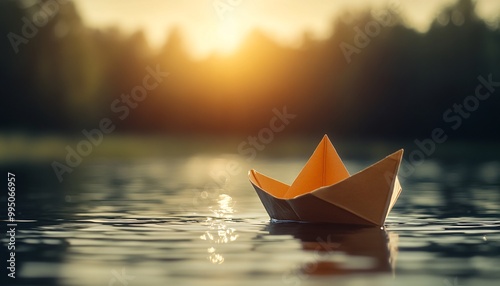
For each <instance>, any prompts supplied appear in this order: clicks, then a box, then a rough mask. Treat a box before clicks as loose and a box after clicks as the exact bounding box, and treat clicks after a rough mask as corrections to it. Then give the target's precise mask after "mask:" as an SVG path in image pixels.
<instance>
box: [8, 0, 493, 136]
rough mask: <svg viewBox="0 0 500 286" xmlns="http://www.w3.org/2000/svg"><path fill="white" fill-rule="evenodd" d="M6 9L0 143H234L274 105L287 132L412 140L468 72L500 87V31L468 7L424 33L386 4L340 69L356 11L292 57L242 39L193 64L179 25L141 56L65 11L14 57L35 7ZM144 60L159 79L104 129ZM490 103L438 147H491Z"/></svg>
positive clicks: (143, 44)
mask: <svg viewBox="0 0 500 286" xmlns="http://www.w3.org/2000/svg"><path fill="white" fill-rule="evenodd" d="M42 2H43V1H42ZM19 3H20V2H19V1H1V2H0V35H3V40H2V41H0V63H1V65H0V89H1V93H2V98H3V100H2V103H1V105H2V112H1V113H0V130H2V132H3V133H10V132H26V133H29V134H38V133H51V134H52V133H55V134H77V133H78V134H80V132H81V130H82V129H83V128H87V129H90V128H95V127H97V126H98V124H99V120H100V119H101V118H103V117H109V118H112V119H113V122H114V123H116V124H117V125H118V126H117V131H118V132H122V133H134V134H135V133H148V134H149V133H152V134H169V135H207V134H208V135H243V136H245V135H248V134H251V133H255V132H257V131H258V130H259V129H260V128H262V127H265V126H268V123H269V119H270V117H271V116H272V113H271V110H272V109H273V108H278V109H281V108H282V107H283V106H287V109H288V111H289V112H290V113H293V114H297V120H295V121H294V122H293V124H291V125H290V126H289V127H287V129H286V130H285V132H286V133H288V134H293V135H299V136H307V135H314V136H316V137H318V136H320V134H324V133H330V134H335V135H336V136H337V137H345V138H376V139H405V138H406V139H414V138H418V137H429V136H430V133H431V131H432V130H433V129H434V128H436V127H444V126H446V124H447V123H445V122H444V121H443V113H444V111H445V110H447V109H448V108H452V106H453V104H455V103H462V101H463V99H464V98H465V97H466V96H468V95H473V94H474V91H475V87H476V86H477V85H478V83H479V82H478V79H477V78H478V76H479V75H482V76H483V77H485V78H487V76H488V75H489V74H491V75H492V77H493V79H494V80H496V81H500V53H499V51H500V31H499V29H498V28H492V27H491V26H488V25H487V24H486V23H485V22H484V21H483V20H482V19H480V18H479V17H477V16H476V14H475V12H474V2H472V1H470V0H459V1H457V2H456V3H455V4H454V5H453V6H450V7H448V8H446V9H444V10H443V11H441V12H440V14H439V16H438V17H437V18H436V19H435V20H434V22H433V23H432V26H431V28H430V29H429V30H428V31H427V32H426V33H420V32H417V31H415V30H414V29H412V28H410V27H407V26H406V25H404V23H403V21H402V20H401V19H400V18H398V16H397V13H396V12H394V11H390V9H391V8H390V7H389V6H388V8H387V9H388V11H386V13H391V14H390V15H392V19H391V24H390V25H388V26H385V27H384V26H382V27H381V29H380V33H379V34H378V35H376V36H375V37H373V38H372V37H370V42H369V44H368V46H366V47H365V48H361V49H360V51H359V53H353V54H352V55H351V61H350V62H348V61H347V60H346V57H345V55H344V54H343V52H342V50H341V48H340V45H341V43H343V42H344V43H347V44H349V45H353V46H354V45H355V43H354V39H355V37H356V34H357V32H356V30H355V29H354V28H355V27H359V28H361V29H364V27H366V25H367V24H369V23H370V22H371V21H379V19H378V18H377V17H376V15H374V13H373V12H372V11H370V10H368V9H366V10H364V12H360V13H355V14H353V13H352V11H346V13H345V16H346V17H339V18H338V19H334V20H333V21H332V31H333V32H332V34H331V35H330V37H329V38H328V39H325V40H316V39H313V38H312V37H311V36H310V35H309V34H308V33H305V34H304V35H303V40H302V44H301V45H300V46H299V47H289V46H284V45H280V44H279V43H278V42H277V41H275V39H273V37H271V36H268V35H267V34H266V32H265V31H260V30H254V31H253V32H252V33H250V34H249V35H248V36H247V37H246V38H245V40H244V41H243V43H242V44H241V45H240V46H239V48H238V49H237V50H236V51H235V52H234V53H233V54H230V55H220V54H215V53H214V54H212V55H211V56H209V57H207V58H204V59H197V60H195V59H194V58H192V57H191V56H190V55H189V53H188V52H187V51H186V44H185V41H184V37H183V33H182V30H181V29H180V28H177V29H172V30H170V31H167V32H166V41H165V44H164V45H163V47H162V48H161V49H159V50H158V49H153V48H151V47H150V46H149V45H148V42H147V40H146V37H145V35H144V33H143V32H142V31H137V32H136V33H135V34H133V35H125V34H123V33H122V32H120V30H118V29H117V28H112V27H111V28H108V29H96V28H89V27H87V26H86V25H85V24H84V23H83V21H82V19H81V18H80V16H79V13H78V11H77V10H76V8H75V5H73V4H72V3H69V4H68V5H60V11H59V12H58V13H57V14H56V15H55V16H54V18H53V19H51V20H50V21H49V22H48V23H47V24H46V25H45V26H44V27H41V28H39V29H38V33H37V34H36V36H34V37H33V38H31V39H29V43H27V44H21V45H19V52H18V53H17V54H16V53H15V51H14V49H13V47H12V45H11V43H10V41H9V40H8V38H7V37H6V35H8V34H9V33H10V32H14V33H16V34H19V35H21V27H22V25H23V22H22V21H21V19H22V18H23V17H27V18H28V19H31V18H32V13H33V9H38V8H37V7H38V6H39V5H35V6H31V7H23V6H22V5H20V4H19ZM345 19H349V21H346V20H345ZM497 27H498V26H497ZM157 64H159V65H160V67H161V70H163V71H168V72H169V73H170V76H169V77H168V79H167V80H166V81H165V82H163V83H162V84H161V85H160V86H159V87H158V88H156V89H154V90H153V91H151V92H150V94H149V95H148V97H147V99H146V100H145V101H144V102H141V103H140V104H139V106H138V108H136V109H134V110H133V111H132V112H131V113H130V116H129V117H128V118H126V119H125V120H123V121H121V120H116V119H117V115H116V114H114V113H113V112H112V111H111V108H110V106H111V103H112V102H113V100H115V99H116V98H120V96H121V94H123V93H129V92H130V91H131V89H132V88H133V87H134V86H136V85H139V84H141V83H142V79H143V78H144V76H145V75H146V71H145V68H146V67H147V66H151V67H155V66H156V65H157ZM499 107H500V90H498V91H496V92H495V93H494V94H493V95H492V96H491V97H490V98H489V99H487V100H486V101H484V102H483V101H481V103H480V106H479V109H478V111H476V112H474V113H473V114H472V115H471V116H470V118H469V119H467V120H465V121H464V124H463V126H462V127H461V128H459V129H458V130H456V131H453V136H451V138H453V139H456V140H482V141H492V140H498V139H499V138H500V133H499V132H498V126H500V116H498V113H496V112H498V110H499Z"/></svg>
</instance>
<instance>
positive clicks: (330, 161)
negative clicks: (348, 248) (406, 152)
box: [248, 135, 403, 226]
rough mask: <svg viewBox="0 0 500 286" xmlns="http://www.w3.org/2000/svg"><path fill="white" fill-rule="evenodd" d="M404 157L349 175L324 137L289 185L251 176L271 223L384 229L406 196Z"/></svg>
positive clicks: (400, 153) (396, 155)
mask: <svg viewBox="0 0 500 286" xmlns="http://www.w3.org/2000/svg"><path fill="white" fill-rule="evenodd" d="M402 157H403V149H401V150H399V151H397V152H395V153H393V154H391V155H389V156H387V157H385V158H384V159H382V160H380V161H379V162H377V163H375V164H373V165H371V166H370V167H368V168H366V169H364V170H362V171H360V172H358V173H356V174H354V175H352V176H351V175H349V172H348V171H347V169H346V167H345V166H344V163H343V162H342V160H341V159H340V157H339V155H338V154H337V151H336V150H335V148H334V147H333V145H332V143H331V142H330V139H328V136H326V135H325V136H324V137H323V139H322V140H321V142H320V143H319V145H318V147H316V150H315V151H314V153H313V154H312V156H311V158H309V160H308V161H307V163H306V165H305V166H304V168H303V169H302V171H301V172H300V174H299V175H298V176H297V178H296V179H295V181H294V182H293V183H292V185H291V186H289V185H287V184H284V183H282V182H279V181H277V180H275V179H272V178H270V177H267V176H265V175H263V174H261V173H258V172H257V171H255V170H250V171H249V173H248V176H249V179H250V182H251V183H252V185H253V187H254V188H255V190H256V192H257V194H258V195H259V198H260V200H261V201H262V204H263V205H264V208H265V209H266V211H267V213H268V214H269V216H270V217H271V219H273V220H278V221H280V220H284V221H303V222H326V223H337V224H354V225H370V226H383V225H384V222H385V220H386V218H387V215H388V214H389V212H390V211H391V209H392V207H393V206H394V204H395V203H396V201H397V199H398V197H399V195H400V194H401V191H402V188H401V185H400V183H399V180H398V178H397V174H398V170H399V166H400V164H401V160H402Z"/></svg>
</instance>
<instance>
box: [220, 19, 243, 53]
mask: <svg viewBox="0 0 500 286" xmlns="http://www.w3.org/2000/svg"><path fill="white" fill-rule="evenodd" d="M245 34H246V31H245V29H244V28H243V26H242V25H241V23H239V22H238V21H237V20H236V19H233V18H231V19H227V20H225V21H224V22H223V23H222V24H220V25H219V26H218V28H217V31H216V34H215V37H214V38H213V41H214V43H213V47H214V48H215V50H217V51H219V52H220V53H222V54H230V53H232V52H234V51H235V50H236V48H238V46H239V44H241V42H242V40H243V38H244V36H245Z"/></svg>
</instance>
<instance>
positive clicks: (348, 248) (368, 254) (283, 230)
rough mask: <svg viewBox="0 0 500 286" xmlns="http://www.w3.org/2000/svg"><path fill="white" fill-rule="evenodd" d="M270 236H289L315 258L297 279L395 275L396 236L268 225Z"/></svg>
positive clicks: (370, 229)
mask: <svg viewBox="0 0 500 286" xmlns="http://www.w3.org/2000/svg"><path fill="white" fill-rule="evenodd" d="M267 230H268V231H269V234H271V235H292V236H293V237H295V238H297V239H299V240H300V241H301V245H302V249H303V250H304V251H308V252H309V251H314V258H313V259H312V261H311V259H309V260H308V261H307V262H305V263H302V265H300V266H299V267H298V269H296V270H295V272H297V274H300V275H302V276H303V275H345V274H354V273H356V274H359V273H384V272H385V273H391V272H392V274H393V275H394V274H395V266H396V257H397V252H398V250H397V243H398V235H397V234H396V233H393V232H387V231H385V230H384V229H381V228H379V227H354V226H339V225H332V224H308V223H270V224H269V225H268V226H267Z"/></svg>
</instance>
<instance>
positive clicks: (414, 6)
mask: <svg viewBox="0 0 500 286" xmlns="http://www.w3.org/2000/svg"><path fill="white" fill-rule="evenodd" d="M74 2H75V3H76V5H77V8H78V10H79V12H80V13H81V15H82V18H83V20H84V22H85V23H86V24H87V25H89V26H91V27H96V28H104V27H110V26H115V27H118V28H120V29H121V30H122V31H123V32H125V33H133V32H135V31H137V30H139V29H143V30H144V31H145V33H146V36H147V39H148V41H149V43H150V44H151V46H153V47H160V46H161V45H162V44H164V42H165V39H166V37H167V34H168V31H169V30H170V29H172V28H174V27H178V28H180V29H181V31H182V32H183V33H184V36H185V40H186V42H187V46H188V48H189V49H190V52H191V53H192V55H193V56H195V57H198V58H202V57H205V56H207V55H209V54H210V53H213V52H216V53H222V54H224V53H229V52H231V51H232V50H234V49H235V48H237V46H238V43H239V42H240V41H241V40H242V39H243V38H244V36H245V35H246V34H247V33H248V32H249V31H250V30H252V29H254V28H261V29H264V30H265V31H266V32H267V33H269V34H270V35H272V36H273V37H275V38H276V39H277V40H279V41H280V42H282V43H284V44H290V45H294V44H298V42H299V40H300V39H301V37H302V35H303V34H304V32H305V31H308V32H309V33H310V34H312V35H313V36H314V37H315V38H318V39H321V38H324V37H326V36H328V35H329V33H330V32H331V30H330V29H331V26H332V21H333V19H334V17H336V16H338V15H340V14H342V12H344V11H346V10H347V9H354V10H361V9H366V7H373V8H374V9H377V8H380V7H383V6H384V5H392V6H393V7H396V8H397V9H399V11H400V13H401V16H402V17H403V18H404V19H405V21H406V23H407V24H408V25H410V26H412V27H414V28H415V29H417V30H419V31H422V32H424V31H426V30H427V29H428V27H429V25H430V23H431V21H432V19H434V18H435V16H436V13H438V11H440V10H441V9H442V8H443V7H446V6H449V5H451V4H453V3H454V2H455V0H357V1H352V0H328V1H326V0H308V1H304V0H127V1H123V0H74ZM499 11H500V1H498V0H477V12H478V14H479V15H480V16H481V17H483V18H485V19H497V18H498V17H499Z"/></svg>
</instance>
